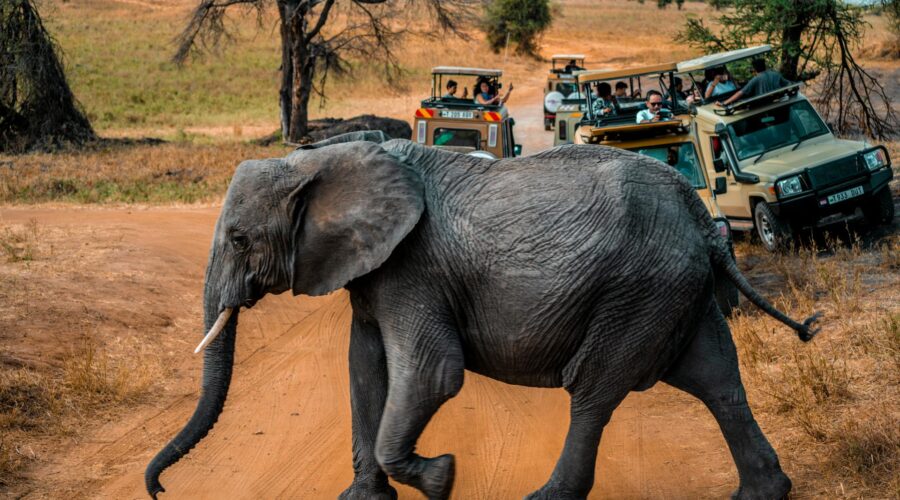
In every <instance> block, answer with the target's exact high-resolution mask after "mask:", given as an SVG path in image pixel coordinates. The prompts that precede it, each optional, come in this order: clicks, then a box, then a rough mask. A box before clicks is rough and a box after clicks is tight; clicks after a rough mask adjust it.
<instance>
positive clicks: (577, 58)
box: [544, 54, 584, 130]
mask: <svg viewBox="0 0 900 500" xmlns="http://www.w3.org/2000/svg"><path fill="white" fill-rule="evenodd" d="M582 70H584V55H582V54H556V55H553V56H551V57H550V73H549V74H547V84H546V85H545V86H544V130H553V123H554V120H555V118H556V112H557V111H558V109H559V107H560V106H561V105H563V101H564V100H565V99H571V98H575V97H576V95H573V94H577V93H578V87H577V85H576V84H575V72H576V71H582Z"/></svg>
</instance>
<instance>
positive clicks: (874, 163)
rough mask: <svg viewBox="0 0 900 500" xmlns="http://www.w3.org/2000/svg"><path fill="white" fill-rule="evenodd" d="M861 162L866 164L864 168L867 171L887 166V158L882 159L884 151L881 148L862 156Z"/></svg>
mask: <svg viewBox="0 0 900 500" xmlns="http://www.w3.org/2000/svg"><path fill="white" fill-rule="evenodd" d="M863 160H864V161H865V162H866V167H868V168H869V170H878V169H879V168H881V167H883V166H885V165H887V158H885V157H884V150H883V149H881V148H879V149H875V150H872V151H869V152H868V153H866V154H864V155H863Z"/></svg>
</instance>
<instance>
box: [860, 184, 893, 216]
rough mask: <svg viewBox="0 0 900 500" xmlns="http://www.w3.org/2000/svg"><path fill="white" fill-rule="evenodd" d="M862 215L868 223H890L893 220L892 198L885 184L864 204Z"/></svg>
mask: <svg viewBox="0 0 900 500" xmlns="http://www.w3.org/2000/svg"><path fill="white" fill-rule="evenodd" d="M863 215H865V216H866V221H868V222H869V224H873V225H877V224H890V222H891V221H893V220H894V198H893V197H892V196H891V190H890V188H888V187H887V186H885V187H884V188H882V189H881V191H879V192H878V194H876V195H875V196H874V197H873V198H872V199H871V200H869V202H868V203H866V205H865V206H863Z"/></svg>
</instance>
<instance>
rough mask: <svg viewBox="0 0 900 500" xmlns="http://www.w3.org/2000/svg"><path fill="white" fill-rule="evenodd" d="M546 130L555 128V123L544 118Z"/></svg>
mask: <svg viewBox="0 0 900 500" xmlns="http://www.w3.org/2000/svg"><path fill="white" fill-rule="evenodd" d="M544 130H553V124H552V123H550V122H548V121H547V120H544Z"/></svg>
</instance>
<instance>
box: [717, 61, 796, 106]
mask: <svg viewBox="0 0 900 500" xmlns="http://www.w3.org/2000/svg"><path fill="white" fill-rule="evenodd" d="M751 64H752V66H753V73H755V75H754V76H753V78H751V79H750V81H749V82H747V85H744V88H742V89H741V90H738V91H737V92H735V93H734V95H733V96H731V97H729V98H728V99H726V100H725V102H717V103H716V104H718V105H719V106H728V105H729V104H731V103H733V102H734V101H737V100H738V99H740V98H742V97H756V96H758V95H763V94H768V93H769V92H772V91H773V90H778V89H780V88H781V87H787V86H788V85H790V84H791V81H790V80H788V79H787V78H785V77H783V76H781V73H779V72H777V71H775V70H771V69H767V68H766V60H765V59H754V60H753V62H752V63H751Z"/></svg>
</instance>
